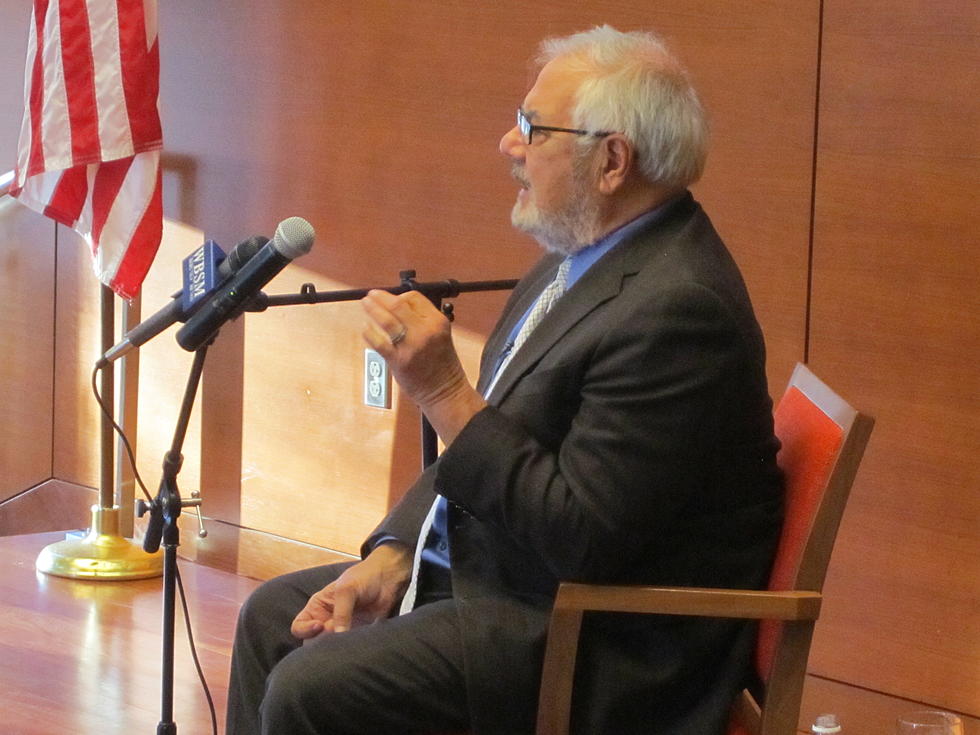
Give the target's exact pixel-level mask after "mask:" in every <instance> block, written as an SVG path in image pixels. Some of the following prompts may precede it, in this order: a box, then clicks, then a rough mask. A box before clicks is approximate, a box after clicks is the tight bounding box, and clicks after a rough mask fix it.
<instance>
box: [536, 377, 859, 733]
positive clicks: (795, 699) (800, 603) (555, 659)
mask: <svg viewBox="0 0 980 735" xmlns="http://www.w3.org/2000/svg"><path fill="white" fill-rule="evenodd" d="M774 417H775V424H776V435H777V436H778V437H779V439H780V440H781V442H782V448H781V449H780V451H779V455H778V457H777V461H778V463H779V466H780V467H781V468H782V469H783V471H784V473H785V476H786V518H785V522H784V526H783V531H782V534H781V537H780V540H779V546H778V548H777V552H776V558H775V562H774V564H773V570H772V572H771V577H770V582H769V590H768V591H758V590H718V589H677V588H663V587H621V586H607V585H583V584H569V583H563V584H562V585H561V586H560V588H559V591H558V596H557V598H556V600H555V606H554V610H553V612H552V617H551V621H550V626H549V629H548V642H547V646H546V650H545V659H544V668H543V671H542V679H541V696H540V701H539V705H538V723H537V735H564V734H565V733H567V732H568V725H569V717H570V712H571V697H572V678H573V675H574V671H575V658H576V648H577V646H578V638H579V631H580V628H581V624H582V615H583V613H584V612H585V611H609V612H630V613H653V614H659V615H696V616H709V617H724V618H747V619H756V620H760V621H761V622H760V626H759V637H758V642H757V645H756V652H755V661H754V663H755V667H756V669H757V671H758V674H759V676H760V678H761V680H762V682H763V683H764V689H765V694H764V697H763V698H762V701H761V702H757V701H756V700H755V698H754V697H753V696H752V695H751V694H750V693H749V692H748V690H746V691H743V692H742V693H741V695H740V696H739V697H738V699H737V700H736V702H735V704H734V706H733V710H732V718H731V725H730V727H729V731H728V735H790V734H791V733H795V732H796V728H797V721H798V719H799V712H800V699H801V696H802V690H803V679H804V676H805V675H806V662H807V658H808V655H809V652H810V640H811V638H812V636H813V628H814V624H815V623H816V620H817V617H818V615H819V613H820V604H821V600H822V596H821V590H822V588H823V582H824V577H825V575H826V572H827V565H828V563H829V561H830V553H831V550H832V548H833V545H834V538H835V537H836V535H837V528H838V526H839V525H840V520H841V516H842V515H843V512H844V506H845V504H846V502H847V496H848V494H849V492H850V488H851V483H852V481H853V480H854V475H855V474H856V472H857V468H858V464H859V463H860V461H861V457H862V455H863V454H864V448H865V445H866V444H867V442H868V438H869V436H870V434H871V429H872V427H873V426H874V420H873V419H872V418H871V417H869V416H866V415H864V414H861V413H859V412H858V411H856V410H855V409H853V408H851V406H849V405H848V404H847V403H846V402H845V401H843V400H842V399H841V398H840V397H838V396H837V395H836V394H835V393H834V392H833V391H831V390H830V388H828V387H827V386H826V385H825V384H824V383H822V382H821V381H820V380H819V379H818V378H817V377H816V376H815V375H814V374H813V373H811V372H810V371H809V370H808V369H807V368H806V367H805V366H803V365H799V364H798V365H797V366H796V369H795V370H794V372H793V376H792V378H791V379H790V382H789V386H788V388H787V390H786V393H785V394H784V395H783V397H782V399H781V400H780V401H779V405H778V406H777V407H776V410H775V415H774Z"/></svg>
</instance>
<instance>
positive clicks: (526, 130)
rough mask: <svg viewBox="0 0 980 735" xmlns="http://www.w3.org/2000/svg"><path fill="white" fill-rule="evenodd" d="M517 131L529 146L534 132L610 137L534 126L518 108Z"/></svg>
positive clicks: (609, 133) (547, 126) (589, 132)
mask: <svg viewBox="0 0 980 735" xmlns="http://www.w3.org/2000/svg"><path fill="white" fill-rule="evenodd" d="M517 129H518V130H520V131H521V137H523V138H524V144H525V145H531V141H532V140H534V131H535V130H547V131H549V132H552V133H573V134H574V135H591V136H593V137H596V138H604V137H606V136H607V135H612V133H611V132H599V133H595V132H592V131H591V130H577V129H575V128H555V127H552V126H551V125H534V124H533V123H532V122H531V121H530V120H529V119H528V117H527V115H526V114H525V112H524V110H523V109H522V108H520V107H518V108H517Z"/></svg>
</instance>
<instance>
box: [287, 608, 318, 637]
mask: <svg viewBox="0 0 980 735" xmlns="http://www.w3.org/2000/svg"><path fill="white" fill-rule="evenodd" d="M289 632H290V633H292V634H293V637H294V638H299V639H300V640H305V639H307V638H314V637H316V636H318V635H320V633H322V632H323V622H322V621H320V620H315V619H314V618H312V617H310V616H309V615H308V614H307V613H306V612H305V611H304V612H301V613H300V614H299V615H297V616H296V619H295V620H293V624H292V625H291V626H290V628H289Z"/></svg>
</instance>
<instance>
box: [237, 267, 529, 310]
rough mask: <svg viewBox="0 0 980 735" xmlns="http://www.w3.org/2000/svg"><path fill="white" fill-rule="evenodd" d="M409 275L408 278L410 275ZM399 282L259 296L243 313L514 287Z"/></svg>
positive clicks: (512, 282)
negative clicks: (376, 296) (377, 296)
mask: <svg viewBox="0 0 980 735" xmlns="http://www.w3.org/2000/svg"><path fill="white" fill-rule="evenodd" d="M409 274H410V275H409ZM401 275H402V282H401V283H400V284H399V285H397V286H375V287H374V288H351V289H344V290H339V291H317V290H316V287H315V286H314V285H313V284H312V283H304V284H303V286H302V287H301V288H300V290H299V293H298V294H276V295H273V296H269V295H268V294H265V293H258V294H256V295H255V296H254V297H252V298H251V299H250V300H249V301H248V303H247V304H246V305H245V311H265V310H266V309H267V308H269V307H270V306H297V305H300V304H327V303H334V302H337V301H357V300H359V299H363V298H364V297H365V296H367V295H368V292H369V291H387V292H388V293H391V294H395V295H398V294H402V293H405V292H407V291H418V292H419V293H421V294H423V295H424V296H425V297H426V298H428V299H429V300H430V301H432V302H433V303H435V301H436V300H439V301H441V300H442V299H451V298H454V297H456V296H459V295H460V294H461V293H473V292H477V291H509V290H511V289H512V288H514V286H516V285H517V279H516V278H512V279H504V280H497V281H469V282H460V281H457V280H454V279H452V278H450V279H447V280H445V281H432V282H428V283H419V282H418V281H416V280H414V279H415V271H402V273H401Z"/></svg>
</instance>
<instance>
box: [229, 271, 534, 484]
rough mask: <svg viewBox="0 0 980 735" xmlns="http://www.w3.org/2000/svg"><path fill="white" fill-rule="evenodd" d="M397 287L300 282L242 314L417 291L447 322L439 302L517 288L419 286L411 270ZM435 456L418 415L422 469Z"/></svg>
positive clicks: (448, 308)
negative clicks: (322, 287)
mask: <svg viewBox="0 0 980 735" xmlns="http://www.w3.org/2000/svg"><path fill="white" fill-rule="evenodd" d="M398 276H399V278H400V279H401V285H398V286H392V287H387V288H386V287H378V288H377V289H369V288H354V289H347V290H343V291H317V290H316V288H315V287H314V286H313V284H312V283H304V284H303V286H302V287H301V288H300V292H299V293H298V294H285V295H277V296H267V295H266V294H264V293H259V294H257V295H256V296H255V298H253V299H251V300H250V301H249V302H248V304H246V305H245V307H244V310H245V311H265V310H266V309H267V308H268V307H270V306H294V305H296V304H325V303H332V302H335V301H356V300H358V299H362V298H364V297H365V296H367V294H368V291H372V290H378V291H387V292H388V293H391V294H402V293H405V292H407V291H418V292H419V293H421V294H422V295H423V296H425V297H426V298H427V299H429V301H431V302H432V305H433V306H435V307H436V308H437V309H439V311H441V312H442V313H443V314H445V315H446V318H447V319H449V321H452V320H453V305H452V304H445V305H444V304H443V303H442V301H443V299H449V298H453V297H454V296H459V295H460V294H461V293H471V292H474V291H509V290H510V289H512V288H514V286H516V285H517V279H508V280H501V281H469V282H465V283H460V282H459V281H456V280H454V279H452V278H450V279H447V280H445V281H433V282H429V283H419V282H418V281H416V280H415V271H413V270H406V271H401V272H400V273H399V274H398ZM438 456H439V446H438V437H437V436H436V432H435V429H433V428H432V424H430V423H429V420H428V419H427V418H426V417H425V415H424V414H423V416H422V469H425V468H426V467H428V466H429V465H430V464H432V463H433V462H435V461H436V458H437V457H438Z"/></svg>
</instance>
